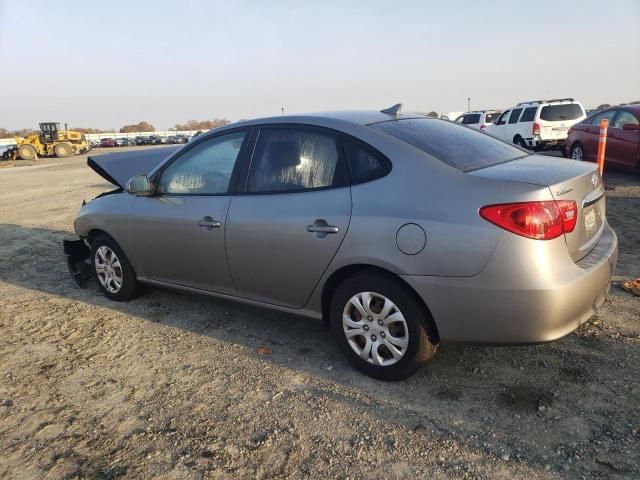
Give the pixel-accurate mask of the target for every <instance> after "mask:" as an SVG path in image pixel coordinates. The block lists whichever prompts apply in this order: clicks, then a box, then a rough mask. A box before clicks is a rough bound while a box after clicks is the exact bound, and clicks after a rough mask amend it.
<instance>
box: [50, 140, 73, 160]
mask: <svg viewBox="0 0 640 480" xmlns="http://www.w3.org/2000/svg"><path fill="white" fill-rule="evenodd" d="M53 153H55V154H56V157H58V158H67V157H70V156H71V155H73V147H72V146H71V145H70V144H68V143H57V144H56V145H55V147H53Z"/></svg>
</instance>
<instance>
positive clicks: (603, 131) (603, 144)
mask: <svg viewBox="0 0 640 480" xmlns="http://www.w3.org/2000/svg"><path fill="white" fill-rule="evenodd" d="M608 129H609V120H607V119H606V118H603V119H602V120H600V139H599V141H598V168H599V169H600V177H602V172H603V171H604V152H605V150H606V148H607V130H608Z"/></svg>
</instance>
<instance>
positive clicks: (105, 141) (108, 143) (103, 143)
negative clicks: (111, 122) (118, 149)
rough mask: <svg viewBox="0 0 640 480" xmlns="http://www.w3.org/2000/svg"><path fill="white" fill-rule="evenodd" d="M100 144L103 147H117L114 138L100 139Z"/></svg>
mask: <svg viewBox="0 0 640 480" xmlns="http://www.w3.org/2000/svg"><path fill="white" fill-rule="evenodd" d="M100 146H101V147H115V146H116V140H115V139H114V138H102V139H100Z"/></svg>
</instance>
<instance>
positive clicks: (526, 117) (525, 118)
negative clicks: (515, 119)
mask: <svg viewBox="0 0 640 480" xmlns="http://www.w3.org/2000/svg"><path fill="white" fill-rule="evenodd" d="M537 111H538V107H529V108H525V109H524V113H523V114H522V118H521V119H520V122H533V120H534V119H535V118H536V112H537Z"/></svg>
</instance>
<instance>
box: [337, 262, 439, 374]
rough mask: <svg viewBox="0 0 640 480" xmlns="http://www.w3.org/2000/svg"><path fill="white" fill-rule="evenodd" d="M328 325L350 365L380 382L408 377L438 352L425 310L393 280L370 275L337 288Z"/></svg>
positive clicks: (366, 273) (367, 272) (364, 273)
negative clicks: (430, 337) (430, 335)
mask: <svg viewBox="0 0 640 480" xmlns="http://www.w3.org/2000/svg"><path fill="white" fill-rule="evenodd" d="M387 302H389V303H387ZM358 305H359V306H358ZM361 307H362V308H361ZM361 312H362V313H361ZM330 321H331V329H332V332H333V335H334V337H335V339H336V341H337V342H338V345H339V347H340V349H341V350H342V352H343V353H344V354H345V355H346V357H347V359H348V361H349V363H351V364H352V365H353V366H354V367H356V368H357V369H358V370H360V371H361V372H362V373H364V374H365V375H368V376H370V377H373V378H377V379H379V380H387V381H389V380H403V379H406V378H408V377H410V376H411V375H413V374H414V373H415V372H416V371H417V370H418V369H419V368H420V366H421V365H422V364H423V363H424V362H425V361H426V360H428V359H429V358H431V357H433V355H435V353H436V351H437V349H438V345H436V344H433V343H432V342H431V341H430V340H429V333H435V332H430V331H429V330H431V329H433V325H434V323H433V319H432V318H431V316H430V314H429V312H428V311H427V310H426V309H425V307H424V305H422V303H421V302H420V301H419V300H418V299H416V298H415V296H414V294H413V293H412V292H411V291H409V290H408V288H407V287H406V286H404V285H402V284H401V283H400V282H399V281H398V280H396V279H394V278H393V277H391V276H387V275H383V274H380V273H378V272H376V271H373V270H365V271H362V272H359V273H357V274H355V275H353V276H352V277H349V278H347V279H346V280H345V281H344V282H343V283H342V284H341V285H340V286H339V287H338V288H337V290H336V291H335V293H334V295H333V298H332V299H331V309H330ZM432 337H435V335H432Z"/></svg>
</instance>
